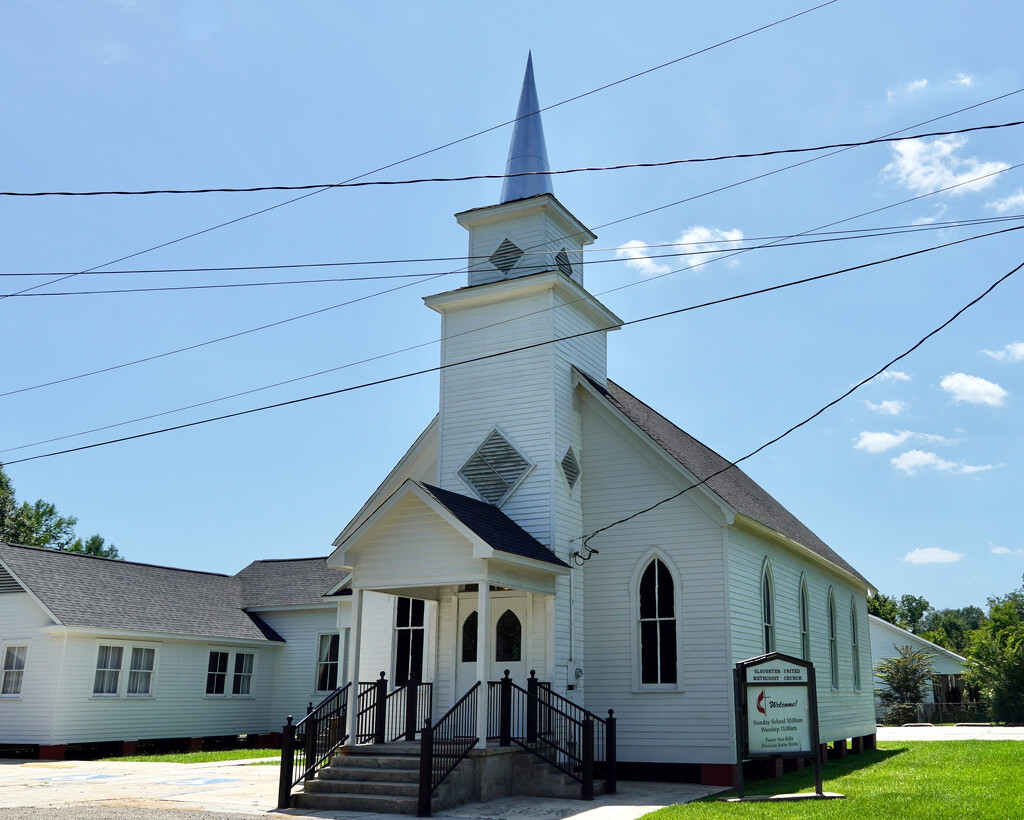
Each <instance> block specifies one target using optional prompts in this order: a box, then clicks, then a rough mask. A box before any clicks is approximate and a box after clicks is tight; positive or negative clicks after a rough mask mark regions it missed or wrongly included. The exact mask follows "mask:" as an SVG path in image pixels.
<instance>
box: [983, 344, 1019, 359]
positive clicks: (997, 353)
mask: <svg viewBox="0 0 1024 820" xmlns="http://www.w3.org/2000/svg"><path fill="white" fill-rule="evenodd" d="M981 352H982V353H984V354H985V355H986V356H991V357H992V358H993V359H995V360H996V361H997V362H1019V361H1021V360H1024V342H1010V344H1008V345H1007V346H1006V347H1004V348H1003V349H1002V350H982V351H981Z"/></svg>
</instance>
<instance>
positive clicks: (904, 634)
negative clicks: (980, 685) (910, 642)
mask: <svg viewBox="0 0 1024 820" xmlns="http://www.w3.org/2000/svg"><path fill="white" fill-rule="evenodd" d="M872 622H874V623H876V624H878V625H879V626H881V627H883V628H884V629H888V630H889V631H890V632H895V633H896V635H897V637H898V638H899V639H900V640H906V639H907V638H913V639H914V640H915V641H919V642H920V643H923V644H926V645H927V646H928V648H929V649H931V650H933V651H935V652H938V653H939V654H940V655H945V656H946V657H948V658H951V659H952V660H955V661H957V662H959V663H962V664H966V663H967V658H965V657H964V656H963V655H958V654H956V652H954V651H953V650H951V649H946V647H944V646H939V645H938V644H937V643H932V642H931V641H929V640H927V639H926V638H922V637H921V636H920V635H915V634H914V633H913V632H911V631H910V630H909V629H904V628H903V627H902V626H897V625H896V624H894V623H890V622H889V621H887V620H885V618H879V617H878V616H877V615H872V614H871V613H870V612H869V613H868V623H869V624H870V623H872Z"/></svg>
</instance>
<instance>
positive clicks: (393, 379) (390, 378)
mask: <svg viewBox="0 0 1024 820" xmlns="http://www.w3.org/2000/svg"><path fill="white" fill-rule="evenodd" d="M1019 230H1024V226H1018V227H1015V228H1005V229H1003V230H1001V231H996V232H994V233H992V234H985V235H982V236H976V237H969V238H966V239H960V240H956V241H954V242H948V243H945V244H943V245H938V246H935V247H932V248H925V249H922V250H917V251H912V252H910V253H906V254H899V255H897V256H891V257H888V258H886V259H879V260H875V261H873V262H867V263H864V264H861V265H854V266H852V267H848V268H842V269H840V270H835V271H829V272H828V273H823V274H818V275H815V276H809V277H805V278H803V279H798V280H795V281H792V282H786V283H784V284H780V285H771V286H768V287H764V288H758V289H756V290H752V291H747V292H745V293H741V294H735V295H733V296H727V297H723V298H721V299H714V300H711V301H708V302H702V303H700V304H697V305H689V306H687V307H683V308H676V309H674V310H669V311H665V312H662V313H657V314H653V315H650V316H643V317H641V318H639V319H631V320H628V321H624V322H622V323H621V324H620V325H618V326H617V327H628V326H631V325H637V324H642V323H644V322H650V321H654V320H655V319H664V318H667V317H669V316H677V315H679V314H682V313H688V312H690V311H693V310H699V309H702V308H706V307H711V306H714V305H721V304H725V303H727V302H734V301H737V300H739V299H745V298H747V297H750V296H757V295H761V294H765V293H772V292H774V291H777V290H784V289H786V288H790V287H795V286H796V285H802V284H807V283H809V282H815V281H819V280H822V279H827V278H830V277H833V276H839V275H841V274H843V273H849V272H851V271H855V270H862V269H865V268H870V267H876V266H878V265H884V264H888V263H890V262H895V261H898V260H901V259H907V258H909V257H912V256H919V255H921V254H924V253H929V252H931V251H933V250H939V249H941V248H947V247H951V246H953V245H959V244H963V243H965V242H970V241H973V240H974V239H981V238H985V237H987V236H994V235H996V234H1002V233H1010V232H1013V231H1019ZM1014 272H1016V269H1014V271H1011V272H1010V273H1008V274H1006V275H1005V276H1003V277H1002V278H1001V279H1000V280H998V281H997V282H996V283H995V284H993V285H992V286H991V287H990V288H989V290H988V291H986V292H985V294H982V296H979V297H978V298H977V299H975V300H974V302H977V301H980V299H981V298H982V297H983V296H984V295H986V294H987V293H988V292H989V291H991V290H992V289H993V288H995V286H996V285H998V284H999V282H1001V281H1003V280H1004V279H1006V278H1008V277H1009V276H1010V275H1011V274H1012V273H1014ZM974 302H971V303H970V304H968V305H967V306H966V307H964V308H963V309H961V310H960V311H959V312H958V313H957V314H956V316H959V315H960V313H963V311H964V310H966V309H967V307H970V306H971V304H974ZM956 316H954V317H953V318H954V319H955V318H956ZM951 321H953V319H950V320H949V321H948V322H946V324H949V322H951ZM942 327H945V325H942ZM942 327H940V328H939V330H941V329H942ZM611 329H612V327H611V326H609V327H600V328H596V329H594V330H587V331H583V332H580V333H573V334H570V335H568V336H560V337H558V338H555V339H548V340H546V341H542V342H534V343H532V344H528V345H521V346H519V347H515V348H511V349H509V350H501V351H497V352H495V353H487V354H483V355H480V356H475V357H472V358H469V359H463V360H461V361H458V362H449V363H448V364H440V365H435V366H434V367H428V368H423V369H421V370H415V371H411V372H408V373H403V374H399V375H397V376H388V377H386V378H382V379H376V380H374V381H369V382H363V383H362V384H357V385H350V386H349V387H342V388H339V389H337V390H330V391H327V392H324V393H317V394H314V395H311V396H303V397H300V398H297V399H289V400H287V401H282V402H276V403H274V404H267V405H263V406H261V407H253V408H249V409H248V410H239V411H237V412H234V413H226V414H224V415H220V416H214V417H211V418H206V419H199V420H197V421H192V422H186V423H184V424H178V425H174V426H171V427H165V428H162V429H159V430H150V431H148V432H145V433H136V434H134V435H131V436H123V437H121V438H116V439H108V440H106V441H100V442H95V443H93V444H85V445H82V446H80V447H72V448H69V449H66V450H58V451H55V452H51V453H42V454H40V455H36V456H27V457H25V458H21V459H16V460H12V461H8V462H6V463H7V464H9V465H10V464H21V463H23V462H26V461H35V460H37V459H41V458H50V457H52V456H59V455H66V454H68V453H76V452H80V451H82V450H91V449H94V448H96V447H104V446H107V445H109V444H119V443H121V442H125V441H133V440H135V439H140V438H147V437H149V436H155V435H160V434H163V433H169V432H174V431H177V430H184V429H187V428H189V427H197V426H200V425H203V424H209V423H211V422H215V421H224V420H226V419H231V418H238V417H240V416H246V415H251V414H253V413H259V412H262V411H264V410H273V409H277V408H280V407H288V406H290V405H295V404H301V403H304V402H307V401H313V400H316V399H322V398H327V397H329V396H337V395H341V394H343V393H350V392H353V391H355V390H362V389H365V388H368V387H376V386H379V385H382V384H389V383H391V382H396V381H403V380H405V379H409V378H413V377H414V376H422V375H425V374H428V373H437V372H441V371H444V370H447V369H449V368H451V367H459V366H462V365H466V364H473V363H475V362H481V361H486V360H489V359H494V358H498V357H500V356H508V355H511V354H513V353H521V352H524V351H527V350H534V349H537V348H540V347H546V346H548V345H551V344H555V343H557V342H564V341H569V340H572V339H578V338H581V337H584V336H590V335H593V334H595V333H604V332H606V331H608V330H611ZM937 332H938V330H936V331H933V332H932V333H931V334H929V336H931V335H934V334H935V333H937ZM927 338H928V336H926V337H925V339H927ZM923 341H924V339H922V340H921V342H919V343H918V345H915V348H916V347H917V346H919V345H920V344H921V343H922V342H923ZM915 348H911V350H913V349H915ZM909 352H910V351H908V352H907V353H909ZM907 353H905V354H903V355H901V356H900V357H898V358H897V359H894V360H893V362H890V364H893V363H894V362H896V361H899V359H900V358H903V356H906V355H907ZM887 366H888V365H887ZM883 369H884V368H883ZM880 372H881V371H879V373H880ZM875 375H878V374H877V373H876V374H875ZM872 378H874V377H872ZM862 384H863V383H862ZM858 386H859V385H858ZM853 389H856V387H855V388H853ZM850 392H852V390H851V391H848V392H847V393H846V394H844V395H843V396H841V397H840V398H839V399H836V400H835V401H834V402H832V403H830V404H829V405H826V406H825V407H824V408H822V410H819V411H818V412H817V413H816V414H815V415H814V416H811V417H810V418H808V419H807V420H806V421H804V422H801V423H800V424H799V425H796V427H793V428H791V429H790V430H789V431H787V433H784V434H783V436H780V437H779V438H782V437H784V436H785V435H788V433H789V432H792V430H795V429H797V427H800V426H803V424H806V423H807V422H808V421H810V420H811V419H813V418H815V416H817V415H820V414H821V413H822V412H824V410H826V409H828V407H831V406H832V404H835V403H836V402H838V401H840V400H841V399H843V398H845V397H846V395H849V393H850ZM125 423H131V422H125ZM778 440H779V439H778V438H777V439H774V440H773V441H771V442H769V443H768V444H772V443H774V442H775V441H778ZM25 446H32V445H25ZM767 446H768V445H767V444H766V445H763V446H762V447H761V448H759V449H758V450H755V451H754V453H751V455H754V454H756V453H757V452H760V450H762V449H764V447H767ZM12 449H13V448H12ZM749 457H750V456H745V457H744V459H745V458H749ZM744 459H740V460H739V461H743V460H744ZM739 461H737V462H733V464H737V463H739ZM726 469H728V468H726ZM711 477H713V476H709V478H711ZM667 500H671V499H665V501H667ZM660 503H664V501H662V502H659V504H660ZM655 506H657V505H655ZM651 509H653V507H652V508H651ZM594 534H596V533H594ZM590 537H592V536H590Z"/></svg>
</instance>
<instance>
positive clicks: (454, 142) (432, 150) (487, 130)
mask: <svg viewBox="0 0 1024 820" xmlns="http://www.w3.org/2000/svg"><path fill="white" fill-rule="evenodd" d="M836 2H838V0H826V2H824V3H819V4H818V5H816V6H812V7H811V8H808V9H804V10H803V11H800V12H797V13H796V14H791V15H789V16H788V17H782V18H780V19H778V20H775V21H774V22H772V23H767V24H765V25H763V26H760V27H758V28H755V29H751V30H749V31H746V32H744V33H743V34H737V35H735V36H733V37H730V38H728V39H726V40H721V41H719V42H718V43H715V44H713V45H710V46H705V47H704V48H702V49H698V50H697V51H692V52H690V53H689V54H684V55H683V56H682V57H677V58H675V59H674V60H669V61H668V62H665V63H661V64H660V65H656V66H653V67H652V68H648V69H644V70H643V71H638V72H637V73H635V74H631V75H630V76H628V77H623V78H621V79H619V80H615V81H614V82H611V83H606V84H605V85H602V86H599V87H598V88H593V89H591V90H590V91H585V92H583V93H582V94H576V95H575V96H573V97H568V98H566V99H564V100H561V101H560V102H557V103H553V104H552V105H548V106H545V107H544V108H541V109H540V111H539V112H537V113H540V112H543V111H550V110H551V109H553V108H558V107H559V106H562V105H566V104H567V103H570V102H574V101H576V100H580V99H583V98H584V97H589V96H590V95H592V94H597V93H598V92H600V91H604V90H606V89H609V88H612V87H614V86H617V85H622V84H623V83H626V82H629V81H630V80H635V79H636V78H638V77H643V76H645V75H647V74H651V73H653V72H655V71H659V70H660V69H663V68H667V67H668V66H671V65H675V64H676V63H679V62H682V61H683V60H688V59H690V58H691V57H696V56H698V55H700V54H704V53H706V52H708V51H713V50H714V49H716V48H720V47H721V46H725V45H728V44H729V43H733V42H736V41H738V40H742V39H744V38H745V37H750V36H752V35H754V34H757V33H759V32H761V31H765V30H767V29H770V28H773V27H774V26H778V25H781V24H782V23H786V22H789V21H790V20H795V19H796V18H798V17H802V16H803V15H805V14H810V13H811V12H813V11H817V10H818V9H822V8H825V7H826V6H831V5H832V4H833V3H836ZM524 116H532V114H529V115H524ZM519 119H520V118H519V117H514V118H513V119H511V120H506V121H505V122H502V123H499V124H498V125H492V126H491V127H490V128H485V129H483V130H481V131H477V132H475V133H473V134H469V135H468V136H465V137H460V138H459V139H456V140H451V141H450V142H446V143H444V144H443V145H439V146H437V147H435V148H430V149H428V150H426V151H420V152H419V153H418V154H413V155H411V156H408V157H406V158H405V159H401V160H396V161H395V162H391V163H388V164H387V165H382V166H380V167H379V168H375V169H373V170H372V171H366V172H365V173H362V174H359V175H358V176H354V177H350V178H349V179H347V180H345V183H351V182H356V181H358V180H360V179H363V178H365V177H368V176H371V175H372V174H377V173H380V172H381V171H386V170H388V169H390V168H395V167H397V166H399V165H404V164H405V163H407V162H412V161H413V160H415V159H420V158H421V157H425V156H427V155H429V154H434V153H437V152H438V151H443V150H444V149H445V148H450V147H452V146H453V145H458V144H460V143H463V142H466V141H467V140H471V139H474V138H476V137H479V136H482V135H483V134H489V133H490V132H491V131H496V130H497V129H499V128H504V127H505V126H506V125H511V124H512V123H514V122H517V121H518V120H519ZM327 190H330V189H329V188H318V189H316V190H313V191H309V192H308V193H304V194H301V195H300V196H297V197H293V198H292V199H287V200H285V201H284V202H279V203H277V204H276V205H270V206H268V207H266V208H261V209H259V210H257V211H253V212H251V213H248V214H244V215H242V216H239V217H235V218H234V219H229V220H228V221H226V222H221V223H219V224H216V225H213V226H211V227H209V228H204V229H202V230H199V231H193V232H192V233H190V234H186V235H185V236H180V237H178V238H177V239H171V240H168V241H167V242H162V243H160V244H159V245H153V246H152V247H149V248H145V249H144V250H141V251H136V252H135V253H130V254H127V255H126V256H122V257H120V258H118V259H113V260H111V261H109V262H104V263H103V264H101V265H94V266H93V267H91V268H87V269H86V270H84V271H77V272H75V273H69V274H68V275H67V276H62V277H60V278H59V279H54V280H53V281H51V282H42V283H40V284H38V285H33V286H31V287H28V288H25V289H24V290H21V291H19V292H18V293H19V294H21V293H27V292H28V291H32V290H38V289H39V288H44V287H47V286H48V285H53V284H56V283H57V282H60V281H63V280H64V279H70V278H71V277H72V276H77V275H78V274H79V273H87V272H89V271H93V270H96V269H97V268H105V267H108V266H110V265H116V264H117V263H118V262H124V261H126V260H128V259H134V258H135V257H138V256H142V255H143V254H146V253H151V252H152V251H155V250H160V249H161V248H166V247H169V246H170V245H176V244H178V243H179V242H185V241H186V240H189V239H193V238H195V237H197V236H202V235H203V234H207V233H210V232H212V231H216V230H219V229H220V228H225V227H227V226H229V225H234V224H235V223H237V222H241V221H243V220H245V219H251V218H252V217H254V216H259V215H260V214H265V213H268V212H269V211H273V210H275V209H277V208H283V207H284V206H285V205H291V204H292V203H294V202H298V201H299V200H302V199H306V198H307V197H311V196H315V195H316V194H320V193H323V192H324V191H327ZM11 295H15V294H11ZM4 298H9V297H7V296H3V297H0V299H4Z"/></svg>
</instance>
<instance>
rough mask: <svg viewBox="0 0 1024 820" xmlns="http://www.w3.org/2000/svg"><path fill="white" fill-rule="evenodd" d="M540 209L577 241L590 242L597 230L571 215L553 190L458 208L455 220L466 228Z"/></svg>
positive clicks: (583, 243)
mask: <svg viewBox="0 0 1024 820" xmlns="http://www.w3.org/2000/svg"><path fill="white" fill-rule="evenodd" d="M542 211H548V212H550V214H551V217H552V220H553V221H554V222H558V223H562V225H563V226H564V229H563V233H564V234H565V235H566V236H572V237H574V238H576V239H578V241H579V243H580V244H581V245H590V244H592V243H593V242H594V240H596V239H597V234H595V233H594V232H593V231H591V230H590V228H588V227H587V226H586V225H584V224H583V223H582V222H580V221H579V220H578V219H577V218H576V217H575V216H573V215H572V212H571V211H570V210H569V209H568V208H566V207H565V206H564V205H563V204H562V203H561V202H559V201H558V199H557V198H556V197H555V195H554V194H538V195H537V196H531V197H528V198H526V199H516V200H513V201H512V202H504V203H501V204H499V205H485V206H484V207H482V208H472V209H470V210H468V211H460V212H459V213H457V214H455V220H456V221H457V222H458V223H459V224H460V225H461V226H462V227H463V228H465V229H466V230H467V231H468V230H469V229H470V228H475V227H477V226H479V225H489V224H491V223H494V222H506V221H508V220H509V218H510V217H522V216H529V215H531V214H534V213H540V212H542Z"/></svg>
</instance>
